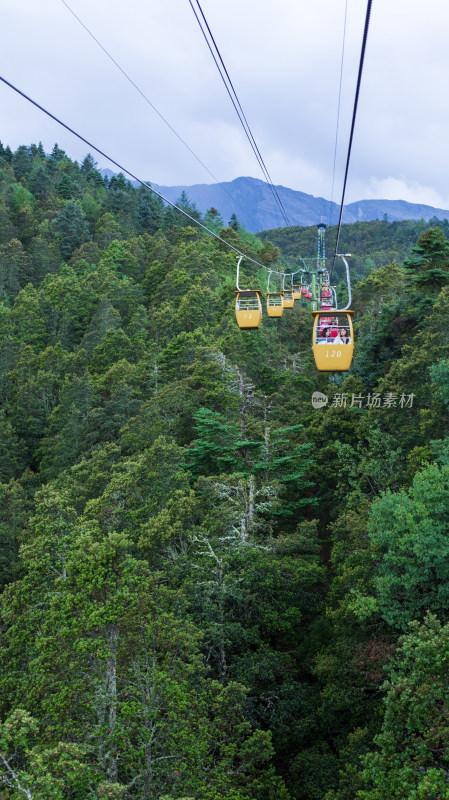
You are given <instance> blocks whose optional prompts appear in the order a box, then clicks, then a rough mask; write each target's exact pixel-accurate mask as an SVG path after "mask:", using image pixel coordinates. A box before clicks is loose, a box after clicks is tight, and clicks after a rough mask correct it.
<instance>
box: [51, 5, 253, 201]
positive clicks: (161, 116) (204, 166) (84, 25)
mask: <svg viewBox="0 0 449 800" xmlns="http://www.w3.org/2000/svg"><path fill="white" fill-rule="evenodd" d="M61 3H62V4H63V5H64V6H65V7H66V9H67V10H68V11H70V13H71V14H72V16H73V17H75V19H76V20H77V22H79V24H80V25H81V26H82V27H83V28H84V30H85V31H86V33H88V34H89V36H90V37H91V39H93V40H94V42H95V43H96V44H97V45H98V47H100V49H101V50H103V53H104V54H105V55H106V56H107V57H108V58H109V60H110V61H112V63H113V64H114V65H115V66H116V67H117V69H118V70H120V72H121V73H122V75H124V77H125V78H126V80H127V81H129V83H130V84H131V86H134V89H136V91H138V92H139V94H140V95H141V97H143V99H144V100H145V102H146V103H148V105H149V106H150V107H151V108H152V109H153V111H154V112H155V113H156V114H157V115H158V117H159V118H160V119H161V120H162V122H164V123H165V125H167V127H168V128H169V129H170V130H171V131H172V133H174V134H175V136H176V137H177V138H178V139H179V141H180V142H181V144H183V145H184V147H187V150H188V151H189V153H191V154H192V156H193V157H194V158H196V160H197V161H198V163H199V164H201V166H202V167H203V169H205V170H206V172H207V173H208V174H209V175H210V176H211V178H213V180H214V181H215V182H216V183H218V184H219V185H220V187H221V189H222V191H223V192H225V193H226V194H227V195H228V197H229V198H230V199H231V200H232V202H233V203H235V204H236V205H238V206H239V208H241V209H242V211H245V209H244V208H243V206H241V205H240V203H239V202H238V200H236V199H235V198H234V197H232V195H231V194H230V193H229V192H228V190H227V189H225V187H224V186H223V183H222V181H219V180H218V178H217V176H216V175H214V173H213V172H211V170H210V169H209V168H208V167H207V166H206V164H205V163H204V162H203V161H201V159H200V158H199V156H197V155H196V153H194V151H193V150H192V148H191V147H190V146H189V145H188V144H187V142H186V141H185V140H184V139H183V138H182V136H180V135H179V133H178V132H177V131H176V130H175V128H174V127H173V125H171V124H170V122H169V121H168V120H167V119H165V117H164V116H163V115H162V114H161V112H160V111H158V109H157V108H156V106H155V105H154V104H153V103H152V102H151V100H149V98H148V97H147V96H146V94H144V92H143V91H142V90H141V89H140V87H139V86H138V85H137V84H136V83H135V81H133V79H132V78H131V77H130V76H129V75H128V73H127V72H126V71H125V70H124V69H123V67H121V66H120V64H119V63H118V62H117V61H116V60H115V58H114V57H113V56H111V54H110V53H109V52H108V50H106V48H105V47H104V46H103V45H102V44H101V42H100V41H99V40H98V39H97V37H96V36H95V35H94V34H93V33H92V31H90V30H89V28H88V27H87V25H86V24H85V23H84V22H83V20H82V19H80V17H78V15H77V14H75V12H74V10H73V8H70V6H69V4H68V3H66V0H61Z"/></svg>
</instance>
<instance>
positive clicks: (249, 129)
mask: <svg viewBox="0 0 449 800" xmlns="http://www.w3.org/2000/svg"><path fill="white" fill-rule="evenodd" d="M196 4H197V6H198V8H199V10H200V13H201V16H202V18H203V20H204V23H205V25H206V27H207V30H208V32H209V36H210V38H211V39H212V42H213V45H214V47H215V50H216V53H217V55H218V58H219V59H220V62H221V64H222V66H223V69H224V71H225V75H226V77H227V79H228V81H229V85H230V87H231V89H232V93H233V95H234V97H235V99H236V102H237V105H238V107H239V109H240V111H241V113H242V117H243V119H244V121H245V125H246V127H247V130H248V133H249V135H250V137H251V140H252V142H253V143H254V147H255V148H256V150H257V153H258V155H259V158H260V163H261V165H262V166H263V169H264V172H265V174H266V176H267V179H268V182H269V184H270V186H271V187H272V189H273V191H274V193H275V195H276V198H277V201H278V205H280V208H281V210H282V213H283V215H284V219H286V220H287V224H288V225H289V227H290V228H291V225H290V222H289V220H288V216H287V212H286V211H285V208H284V205H283V203H282V200H281V198H280V197H279V194H278V192H277V190H276V187H275V186H274V184H273V181H272V179H271V176H270V173H269V172H268V169H267V166H266V164H265V161H264V160H263V158H262V154H261V152H260V150H259V148H258V146H257V143H256V140H255V138H254V136H253V133H252V130H251V128H250V126H249V122H248V120H247V119H246V116H245V112H244V111H243V108H242V106H241V104H240V100H239V98H238V96H237V92H236V91H235V89H234V85H233V83H232V80H231V77H230V75H229V73H228V70H227V69H226V65H225V63H224V61H223V58H222V56H221V53H220V50H219V48H218V45H217V43H216V41H215V39H214V36H213V33H212V31H211V29H210V27H209V24H208V22H207V19H206V17H205V16H204V12H203V9H202V8H201V4H200V0H196Z"/></svg>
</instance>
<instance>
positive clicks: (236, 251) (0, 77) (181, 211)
mask: <svg viewBox="0 0 449 800" xmlns="http://www.w3.org/2000/svg"><path fill="white" fill-rule="evenodd" d="M0 81H2V83H4V84H5V85H6V86H9V88H10V89H12V90H13V91H14V92H16V93H17V94H20V95H21V97H23V98H24V99H25V100H28V102H29V103H31V104H32V105H33V106H35V107H36V108H38V109H39V110H40V111H42V112H43V113H44V114H46V115H47V117H50V118H51V119H53V120H54V121H55V122H57V123H58V125H61V126H62V127H63V128H65V129H66V131H69V133H71V134H73V136H76V138H77V139H79V140H80V141H81V142H84V144H87V146H88V147H90V148H92V150H95V151H96V152H97V153H99V154H100V155H101V156H103V158H106V159H107V160H108V161H110V162H111V164H114V166H115V167H117V168H118V169H119V170H120V171H121V172H125V173H126V174H127V175H129V176H130V177H131V178H133V179H134V180H135V181H137V182H138V183H140V184H141V185H142V186H145V188H146V189H149V191H150V192H152V193H153V194H155V195H156V196H157V197H160V199H161V200H163V201H164V203H167V204H168V205H169V206H171V207H172V208H174V209H176V211H179V212H180V214H184V216H185V217H187V218H188V219H189V220H190V221H191V222H193V223H194V224H195V225H198V227H200V228H202V229H203V230H204V231H206V232H207V233H209V234H210V235H211V236H213V237H214V239H217V240H218V241H219V242H221V243H222V244H224V245H226V247H229V249H230V250H233V251H234V253H238V255H239V256H242V258H245V259H246V260H247V261H251V262H252V263H253V264H256V266H258V267H261V268H262V269H265V270H266V271H267V272H270V268H269V267H267V266H265V264H261V263H260V262H259V261H256V259H255V258H251V256H248V255H246V253H242V252H241V250H239V249H238V248H237V247H234V246H233V245H232V244H229V242H227V241H226V239H222V238H221V236H219V235H218V234H217V233H215V232H214V231H211V230H210V228H207V227H206V225H203V223H202V222H199V220H197V219H195V217H192V216H191V215H190V214H188V213H187V211H184V210H183V209H182V208H180V207H179V206H177V205H176V204H175V203H172V202H171V200H167V198H166V197H164V195H163V194H161V193H160V192H157V191H156V189H153V187H152V186H150V184H149V183H146V182H145V181H143V180H141V178H138V177H137V175H134V173H133V172H131V171H130V170H129V169H126V167H123V166H122V165H121V164H119V162H118V161H115V160H114V159H113V158H111V156H108V154H107V153H105V152H103V150H100V148H99V147H97V146H96V145H95V144H92V142H89V140H88V139H86V138H85V137H84V136H82V135H81V134H80V133H77V131H75V130H74V129H73V128H71V127H70V125H67V123H65V122H63V121H62V120H61V119H59V118H58V117H57V116H55V114H52V113H51V111H48V110H47V109H46V108H44V106H41V105H40V104H39V103H38V102H37V101H36V100H33V98H32V97H29V95H27V94H25V92H22V90H21V89H19V88H18V87H17V86H14V84H13V83H10V81H8V80H6V78H4V77H3V76H2V75H0ZM271 272H275V273H276V275H285V274H286V273H285V272H281V271H280V270H271ZM289 274H290V271H289Z"/></svg>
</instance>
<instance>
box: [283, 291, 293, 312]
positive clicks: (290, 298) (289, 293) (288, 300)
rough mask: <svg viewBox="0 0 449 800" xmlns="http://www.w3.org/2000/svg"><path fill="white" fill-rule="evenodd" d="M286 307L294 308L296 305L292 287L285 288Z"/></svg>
mask: <svg viewBox="0 0 449 800" xmlns="http://www.w3.org/2000/svg"><path fill="white" fill-rule="evenodd" d="M283 295H284V308H293V306H294V305H295V298H294V297H293V292H292V290H291V289H284V291H283Z"/></svg>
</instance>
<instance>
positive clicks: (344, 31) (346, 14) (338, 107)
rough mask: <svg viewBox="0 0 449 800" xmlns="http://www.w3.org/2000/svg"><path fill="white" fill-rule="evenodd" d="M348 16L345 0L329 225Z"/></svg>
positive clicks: (332, 198) (330, 213)
mask: <svg viewBox="0 0 449 800" xmlns="http://www.w3.org/2000/svg"><path fill="white" fill-rule="evenodd" d="M62 2H64V0H62ZM347 16H348V0H346V4H345V20H344V23H343V44H342V48H341V64H340V85H339V88H338V105H337V126H336V130H335V148H334V166H333V169H332V190H331V200H330V203H329V223H328V224H329V225H330V224H331V222H332V203H333V200H334V183H335V164H336V161H337V144H338V128H339V124H340V105H341V84H342V80H343V62H344V57H345V40H346V19H347Z"/></svg>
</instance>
